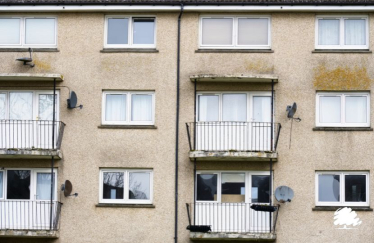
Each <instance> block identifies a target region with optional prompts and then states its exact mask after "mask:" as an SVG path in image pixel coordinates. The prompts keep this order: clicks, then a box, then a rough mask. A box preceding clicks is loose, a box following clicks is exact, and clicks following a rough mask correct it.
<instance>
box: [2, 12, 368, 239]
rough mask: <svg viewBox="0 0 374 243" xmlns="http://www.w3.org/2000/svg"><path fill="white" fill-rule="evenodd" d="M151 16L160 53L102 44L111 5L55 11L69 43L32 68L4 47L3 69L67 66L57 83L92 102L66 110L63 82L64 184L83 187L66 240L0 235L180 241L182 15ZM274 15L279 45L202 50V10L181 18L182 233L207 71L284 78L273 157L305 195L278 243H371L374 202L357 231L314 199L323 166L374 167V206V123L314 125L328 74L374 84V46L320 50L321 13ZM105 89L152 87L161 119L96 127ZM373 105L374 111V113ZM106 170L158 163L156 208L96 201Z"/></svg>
mask: <svg viewBox="0 0 374 243" xmlns="http://www.w3.org/2000/svg"><path fill="white" fill-rule="evenodd" d="M24 14H30V13H11V14H9V13H2V14H1V16H2V15H24ZM39 14H41V13H39ZM111 14H113V13H111ZM119 14H120V13H119ZM126 14H132V13H128V12H127V13H126ZM136 14H142V13H136ZM143 14H144V13H143ZM145 14H147V13H145ZM148 14H149V13H148ZM150 14H151V15H155V16H156V22H157V36H156V38H157V50H159V52H158V53H101V52H100V50H102V49H103V43H104V40H103V38H104V17H105V13H46V14H45V15H55V16H57V17H58V22H57V23H58V49H59V52H36V53H34V58H35V64H36V66H35V67H34V68H29V67H27V66H26V67H25V66H22V65H21V63H19V62H16V61H15V59H16V58H18V57H21V56H23V55H25V54H26V53H19V52H0V70H1V72H3V73H16V72H21V73H22V72H32V73H61V74H63V75H64V78H65V80H64V81H63V82H62V83H61V84H59V85H60V86H68V87H69V88H70V89H71V90H74V91H75V92H76V93H77V94H78V98H79V103H81V104H83V105H84V107H83V109H82V110H78V109H74V110H68V109H66V108H65V107H66V99H67V97H68V89H67V88H65V87H58V88H59V89H60V92H61V95H60V120H61V121H63V122H65V123H66V128H65V133H64V138H63V142H62V151H63V159H62V160H61V161H59V162H57V163H56V166H57V167H58V176H59V177H58V185H61V184H62V183H63V181H64V180H66V179H69V180H70V181H71V182H72V183H73V186H74V192H78V193H79V196H78V197H76V198H73V197H69V198H65V197H63V196H62V195H61V196H60V199H61V202H62V203H63V208H62V213H61V226H60V237H59V239H57V240H42V239H15V238H1V240H0V241H1V242H61V243H70V242H74V243H75V242H77V243H79V242H128V243H130V242H131V243H137V242H139V243H168V242H170V243H171V242H174V193H175V188H174V176H175V173H174V168H175V167H174V166H175V159H174V156H175V150H174V148H175V110H176V109H175V103H176V49H177V18H178V13H161V12H158V13H150ZM221 14H222V13H221ZM229 14H230V15H232V14H234V13H229ZM240 14H243V15H245V14H251V13H250V12H248V13H240ZM266 14H268V15H270V16H271V37H272V40H271V46H272V48H271V49H272V50H273V51H274V52H273V53H195V50H197V49H198V34H199V32H198V30H199V15H200V13H191V12H188V13H185V14H183V16H182V25H181V88H180V92H181V93H180V94H181V97H180V102H181V103H180V105H181V107H180V131H179V135H180V136H179V145H180V148H179V149H180V150H179V165H180V166H179V215H178V238H179V239H178V242H181V243H188V242H190V240H189V231H187V230H186V226H187V225H188V220H187V214H186V208H185V203H187V202H188V203H190V202H193V163H192V162H190V160H189V157H188V151H189V147H188V140H187V134H186V130H185V122H192V121H193V119H194V85H193V83H192V82H191V81H190V80H189V76H190V75H194V74H205V73H212V74H274V75H277V76H279V82H278V83H277V84H276V85H275V122H279V123H281V124H282V130H281V134H280V140H279V145H278V156H279V159H278V162H276V163H274V188H276V187H278V186H281V185H287V186H289V187H291V188H293V190H294V192H295V197H294V199H293V200H292V202H291V203H288V204H282V205H281V208H280V211H279V217H278V222H277V242H280V243H288V242H290V243H291V242H339V243H340V242H371V241H372V235H373V234H372V230H371V228H372V227H373V225H374V217H373V216H374V214H373V212H370V211H369V212H361V211H360V212H357V213H358V216H359V218H360V219H361V220H362V224H361V225H360V226H359V227H357V229H355V230H338V229H336V227H335V226H334V225H333V215H334V212H333V211H327V212H323V211H312V208H313V207H315V171H316V170H337V171H340V170H347V171H350V170H360V171H362V170H364V171H369V172H370V185H369V186H370V195H369V198H370V205H371V207H372V205H373V204H374V201H373V195H372V194H374V193H373V192H374V190H373V186H372V184H373V183H372V182H373V181H374V178H373V174H374V172H373V169H374V168H373V162H372V157H373V155H374V150H373V149H372V147H373V146H372V141H374V133H373V132H372V131H336V132H332V131H313V130H312V129H313V128H314V127H315V101H316V91H317V90H324V89H325V88H326V87H325V86H324V85H326V83H325V81H326V80H325V79H324V77H330V78H336V80H337V81H336V82H337V84H336V86H334V87H332V88H331V87H330V88H329V90H341V89H344V90H347V89H348V90H367V91H371V89H372V87H373V85H372V83H373V78H374V71H373V70H374V60H373V54H372V53H356V54H348V53H312V51H313V50H314V44H315V17H316V13H266ZM324 14H325V13H324ZM335 14H336V13H335ZM364 14H367V15H368V16H369V27H370V50H372V49H374V30H373V28H372V26H374V14H371V13H364ZM30 15H34V14H30ZM41 15H44V14H41ZM134 15H135V13H134ZM342 70H343V71H342ZM344 70H345V71H344ZM360 75H361V76H360ZM352 77H367V79H365V80H366V82H367V86H366V87H367V88H365V89H363V88H362V87H357V85H356V86H355V84H354V83H351V82H349V80H351V79H352ZM327 82H328V80H327ZM21 85H22V86H39V85H41V84H40V83H36V82H35V83H30V82H22V83H21V82H17V83H15V82H13V83H9V82H1V83H0V86H1V89H6V88H4V86H21ZM270 88H271V86H270V85H269V84H266V85H254V84H239V83H232V84H228V83H225V84H205V85H203V84H199V85H198V86H197V89H198V91H202V90H209V91H239V90H240V91H243V90H248V91H251V90H270ZM8 89H20V88H14V87H8ZM32 89H34V88H32ZM35 89H36V88H35ZM105 89H118V90H154V91H155V94H156V103H155V104H156V110H155V125H156V126H157V129H100V128H98V126H99V125H100V124H101V107H102V104H101V100H102V90H105ZM293 102H297V104H298V111H297V116H299V117H300V118H302V121H301V122H300V123H296V122H294V123H293V129H292V145H291V147H290V148H289V140H290V125H291V121H290V120H288V119H287V118H286V112H285V109H286V106H287V105H290V104H292V103H293ZM371 104H373V96H371ZM370 114H371V120H372V121H374V116H373V112H372V111H371V112H370ZM49 166H50V161H49V160H45V161H42V160H39V161H31V160H30V161H29V160H3V159H2V160H0V167H12V168H17V167H19V168H29V167H38V168H40V167H46V168H48V167H49ZM99 168H152V169H153V171H154V179H153V190H154V196H153V204H154V206H155V208H116V207H96V204H98V202H99ZM197 169H199V170H205V169H206V170H208V169H209V170H266V171H267V170H269V163H268V162H218V161H217V162H198V163H197Z"/></svg>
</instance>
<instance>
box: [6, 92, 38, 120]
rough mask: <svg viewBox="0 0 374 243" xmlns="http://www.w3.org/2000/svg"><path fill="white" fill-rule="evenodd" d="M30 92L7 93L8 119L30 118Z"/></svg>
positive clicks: (31, 115) (31, 116)
mask: <svg viewBox="0 0 374 243" xmlns="http://www.w3.org/2000/svg"><path fill="white" fill-rule="evenodd" d="M32 106H33V105H32V93H28V92H10V93H9V119H16V120H32V118H33V114H32Z"/></svg>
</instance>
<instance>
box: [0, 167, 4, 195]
mask: <svg viewBox="0 0 374 243" xmlns="http://www.w3.org/2000/svg"><path fill="white" fill-rule="evenodd" d="M3 188H4V172H3V171H0V198H2V197H3V194H4V192H3Z"/></svg>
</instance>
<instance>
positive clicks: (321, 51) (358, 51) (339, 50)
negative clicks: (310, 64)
mask: <svg viewBox="0 0 374 243" xmlns="http://www.w3.org/2000/svg"><path fill="white" fill-rule="evenodd" d="M312 53H343V54H344V53H363V54H370V53H372V51H370V50H369V49H357V50H355V49H316V50H314V51H312Z"/></svg>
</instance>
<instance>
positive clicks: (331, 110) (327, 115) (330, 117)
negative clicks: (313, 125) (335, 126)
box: [319, 96, 341, 123]
mask: <svg viewBox="0 0 374 243" xmlns="http://www.w3.org/2000/svg"><path fill="white" fill-rule="evenodd" d="M340 102H341V98H340V96H321V97H319V122H321V123H340V118H341V108H340V106H341V104H340Z"/></svg>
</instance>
